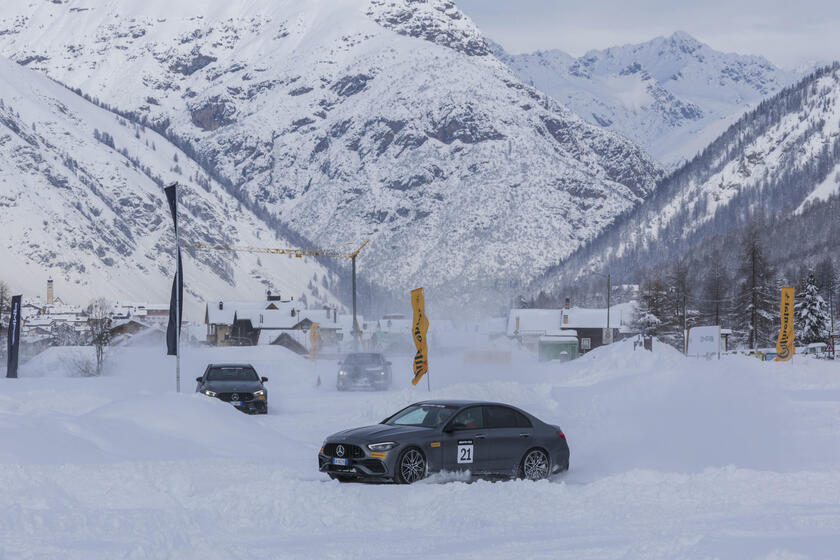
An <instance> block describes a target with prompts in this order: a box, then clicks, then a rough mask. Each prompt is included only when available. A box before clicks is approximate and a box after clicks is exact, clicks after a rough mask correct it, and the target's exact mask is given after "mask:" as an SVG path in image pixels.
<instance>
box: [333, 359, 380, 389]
mask: <svg viewBox="0 0 840 560" xmlns="http://www.w3.org/2000/svg"><path fill="white" fill-rule="evenodd" d="M338 367H339V369H338V375H337V376H336V382H335V386H336V388H337V389H338V390H339V391H347V390H352V389H374V390H377V391H384V390H385V389H387V388H388V387H390V386H391V362H389V361H388V360H386V359H385V356H383V355H382V354H379V353H375V352H355V353H353V354H347V356H345V358H344V360H342V361H340V362H338Z"/></svg>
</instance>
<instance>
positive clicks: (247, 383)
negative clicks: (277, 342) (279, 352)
mask: <svg viewBox="0 0 840 560" xmlns="http://www.w3.org/2000/svg"><path fill="white" fill-rule="evenodd" d="M195 381H196V383H197V385H196V387H195V390H196V392H197V393H203V394H205V395H207V396H208V397H214V398H217V399H219V400H221V401H224V402H226V403H230V404H232V405H233V406H235V407H236V408H238V409H239V410H241V411H242V412H247V413H249V414H267V413H268V389H266V388H265V385H264V383H266V382H267V381H268V377H260V376H259V375H257V371H256V370H255V369H254V366H252V365H251V364H209V365H208V366H207V369H205V370H204V375H202V376H201V377H196V378H195Z"/></svg>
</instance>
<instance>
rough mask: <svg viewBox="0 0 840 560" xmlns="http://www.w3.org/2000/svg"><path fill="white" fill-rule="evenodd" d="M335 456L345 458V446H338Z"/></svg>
mask: <svg viewBox="0 0 840 560" xmlns="http://www.w3.org/2000/svg"><path fill="white" fill-rule="evenodd" d="M335 454H336V455H338V456H339V457H344V446H343V445H339V446H337V447H336V448H335Z"/></svg>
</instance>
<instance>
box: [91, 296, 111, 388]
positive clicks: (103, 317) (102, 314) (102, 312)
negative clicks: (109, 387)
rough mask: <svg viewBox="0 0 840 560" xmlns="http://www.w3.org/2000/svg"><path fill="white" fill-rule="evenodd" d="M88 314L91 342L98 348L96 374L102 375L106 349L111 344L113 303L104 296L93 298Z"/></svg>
mask: <svg viewBox="0 0 840 560" xmlns="http://www.w3.org/2000/svg"><path fill="white" fill-rule="evenodd" d="M87 314H88V326H89V327H90V343H91V345H92V346H93V347H94V348H96V375H102V364H103V363H104V362H105V349H106V348H107V347H108V346H110V344H111V305H110V304H109V303H108V301H106V300H105V299H104V298H99V299H96V300H93V301H92V302H91V304H90V305H89V306H88V308H87Z"/></svg>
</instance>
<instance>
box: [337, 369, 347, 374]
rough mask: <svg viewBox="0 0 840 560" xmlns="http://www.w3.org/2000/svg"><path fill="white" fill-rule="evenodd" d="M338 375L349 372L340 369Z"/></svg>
mask: <svg viewBox="0 0 840 560" xmlns="http://www.w3.org/2000/svg"><path fill="white" fill-rule="evenodd" d="M338 375H347V372H346V371H344V370H343V369H340V370H338Z"/></svg>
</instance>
